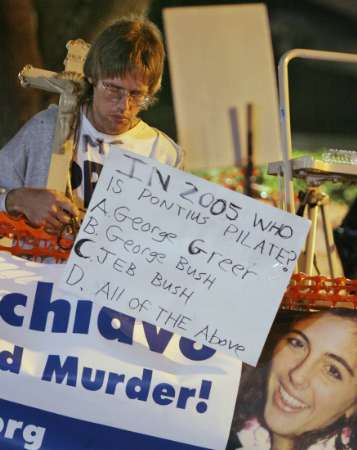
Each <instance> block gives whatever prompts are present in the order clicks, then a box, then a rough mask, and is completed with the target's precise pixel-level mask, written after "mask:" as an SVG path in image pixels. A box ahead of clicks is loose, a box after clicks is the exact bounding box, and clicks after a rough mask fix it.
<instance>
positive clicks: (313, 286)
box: [282, 273, 357, 310]
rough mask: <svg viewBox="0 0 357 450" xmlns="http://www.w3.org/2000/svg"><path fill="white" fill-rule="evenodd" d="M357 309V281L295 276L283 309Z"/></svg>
mask: <svg viewBox="0 0 357 450" xmlns="http://www.w3.org/2000/svg"><path fill="white" fill-rule="evenodd" d="M337 307H344V308H351V309H357V280H349V279H348V278H342V277H340V278H328V277H324V276H320V275H319V276H308V275H305V274H304V273H297V274H294V275H293V276H292V278H291V281H290V284H289V286H288V288H287V290H286V292H285V295H284V298H283V301H282V308H283V309H295V310H296V309H323V308H337Z"/></svg>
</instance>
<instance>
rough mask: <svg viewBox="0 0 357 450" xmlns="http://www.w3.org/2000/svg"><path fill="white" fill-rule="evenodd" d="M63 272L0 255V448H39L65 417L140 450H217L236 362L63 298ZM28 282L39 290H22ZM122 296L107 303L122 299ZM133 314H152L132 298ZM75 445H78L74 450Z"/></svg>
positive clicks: (228, 415) (182, 322)
mask: <svg viewBox="0 0 357 450" xmlns="http://www.w3.org/2000/svg"><path fill="white" fill-rule="evenodd" d="M63 269H64V266H63V265H54V264H48V265H45V264H38V263H32V262H28V261H25V260H21V259H19V258H14V257H12V256H10V255H6V254H5V256H4V253H1V254H0V278H1V294H0V386H1V387H2V389H1V400H2V402H9V403H10V404H9V407H10V408H11V412H10V411H9V412H8V414H7V415H6V414H5V413H4V414H2V410H0V416H2V417H4V419H3V422H4V425H2V424H1V427H3V428H2V430H0V441H1V443H0V447H1V448H2V446H5V447H6V439H11V436H12V434H11V433H13V436H14V437H13V439H16V444H17V445H20V446H22V448H30V449H31V448H42V447H43V448H45V446H46V445H47V442H48V445H50V442H52V440H53V438H54V436H53V434H52V433H53V426H54V424H55V423H56V421H57V419H59V420H60V416H63V418H65V419H66V423H69V422H68V420H69V421H70V422H71V421H72V420H74V422H72V423H75V420H80V421H84V423H85V422H89V423H93V424H98V425H103V426H109V427H113V428H114V429H117V430H123V431H124V430H125V432H127V431H129V432H130V433H131V434H133V436H135V434H138V435H140V439H141V440H142V442H143V445H141V446H140V448H142V449H145V448H147V447H146V445H145V442H146V440H148V442H149V441H150V439H151V441H150V442H151V444H150V443H149V444H148V445H150V448H151V447H152V437H155V438H158V441H161V440H162V439H163V440H164V441H162V444H160V443H159V442H158V445H157V447H155V448H157V449H158V450H164V449H166V448H167V440H170V441H171V442H173V443H177V448H178V446H181V445H182V448H184V445H183V444H187V445H194V446H195V447H196V448H215V449H217V450H223V449H224V448H225V445H226V442H227V437H228V432H229V428H230V423H231V420H232V414H233V409H234V404H235V398H236V394H237V390H238V384H239V378H240V370H241V363H240V362H239V361H238V360H236V359H235V358H232V357H229V356H227V355H224V354H222V353H220V352H216V351H215V349H212V348H210V347H207V346H205V345H203V344H201V343H197V342H195V341H194V340H191V339H189V338H187V337H184V336H179V335H175V334H173V333H172V332H171V331H168V330H166V329H164V328H160V327H159V326H155V325H153V324H150V323H147V322H139V321H138V320H137V319H136V318H135V317H133V316H130V315H127V314H125V313H122V312H119V311H116V310H115V309H112V308H109V307H108V306H98V305H96V304H94V303H93V301H92V300H90V299H89V298H86V299H81V298H79V299H78V298H76V297H74V298H73V297H71V296H70V295H68V294H65V293H64V292H63V291H60V290H59V289H58V288H56V283H54V281H56V280H58V279H59V277H60V276H61V274H62V272H63ZM30 273H31V275H32V277H35V279H36V280H38V281H36V282H33V281H28V282H26V283H23V280H24V279H25V278H28V277H27V274H30ZM18 274H20V275H18ZM49 274H51V275H49ZM2 275H5V276H4V277H2ZM17 276H19V277H20V278H19V279H20V282H19V283H17V282H16V281H17V280H16V277H17ZM108 289H109V286H108ZM114 292H115V291H114ZM120 292H121V290H120V289H118V290H117V291H116V293H115V295H114V299H113V301H112V302H113V303H116V300H115V298H116V297H118V296H119V297H120V295H122V296H124V295H125V293H126V292H125V293H124V294H120ZM108 295H109V294H108ZM118 301H121V297H120V298H119V300H118ZM180 301H181V300H180ZM108 303H109V301H108ZM130 305H131V308H132V309H133V310H135V309H144V308H146V307H150V305H148V303H147V302H145V301H144V300H142V298H141V299H140V298H138V297H132V298H131V301H130ZM157 314H158V316H160V317H158V321H160V322H161V321H163V322H165V321H167V322H175V324H176V325H175V326H176V327H177V329H184V328H187V327H188V326H189V320H188V318H187V317H185V316H184V315H182V314H181V316H179V315H177V316H175V315H174V314H170V312H168V311H166V310H165V309H164V308H161V309H160V308H157ZM210 332H211V331H210ZM213 332H214V330H212V333H213ZM212 333H211V334H212ZM216 336H218V332H216ZM209 338H211V336H209ZM4 386H5V388H3V387H4ZM24 386H25V387H24ZM94 404H95V408H93V405H94ZM26 407H31V408H36V409H37V410H38V415H37V412H32V413H33V414H36V419H35V416H33V420H29V419H27V417H29V416H28V412H26ZM1 408H3V406H2V405H1V407H0V409H1ZM6 408H7V405H4V411H5V412H6V411H7V410H6ZM163 412H164V414H165V421H164V422H162V420H161V419H162V414H163ZM53 414H56V416H53ZM5 417H6V419H5ZM9 419H11V420H13V421H14V422H10V421H9ZM41 422H42V423H41ZM32 424H35V425H32ZM39 425H43V426H42V427H41V426H39ZM1 427H0V428H1ZM6 427H8V431H7V432H6V431H5V430H6ZM16 427H17V428H16ZM31 427H32V428H31ZM15 428H16V429H15ZM14 430H15V431H14ZM1 433H2V434H1ZM5 433H6V435H5ZM61 433H62V431H61ZM63 433H64V435H63V439H64V441H63V442H67V437H66V430H65V429H63ZM44 436H45V437H47V441H46V439H45V438H44ZM70 437H71V439H72V438H73V439H74V440H76V437H75V436H73V435H71V436H70ZM21 439H22V441H21ZM133 439H137V438H133ZM24 441H25V443H26V445H27V446H28V447H24V445H25V444H24V443H23V442H24ZM61 442H62V441H61ZM81 443H82V441H81V437H80V436H78V446H77V447H76V448H81ZM9 445H10V442H9ZM6 448H7V447H6ZM175 448H176V447H175ZM180 448H181V447H180Z"/></svg>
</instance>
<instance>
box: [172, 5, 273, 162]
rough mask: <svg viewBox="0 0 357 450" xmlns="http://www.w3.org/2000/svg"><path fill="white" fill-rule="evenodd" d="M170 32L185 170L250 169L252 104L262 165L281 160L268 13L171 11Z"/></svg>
mask: <svg viewBox="0 0 357 450" xmlns="http://www.w3.org/2000/svg"><path fill="white" fill-rule="evenodd" d="M164 25H165V36H166V41H167V48H168V61H169V67H170V77H171V82H172V88H173V96H174V107H175V117H176V125H177V130H178V138H179V143H180V145H181V146H182V147H183V148H184V149H185V150H186V154H187V156H186V159H185V167H186V168H187V169H190V170H191V169H205V168H214V167H224V166H230V165H236V164H238V165H240V164H241V163H242V162H245V161H246V155H247V115H246V109H247V104H248V103H251V104H252V105H253V109H254V116H255V117H254V123H255V126H254V137H253V141H254V160H255V163H256V164H262V163H267V162H270V161H275V160H280V159H281V158H282V153H281V142H280V127H279V113H278V110H279V109H278V100H277V89H276V85H277V82H276V75H275V69H274V67H275V64H274V58H273V52H272V44H271V37H270V29H269V20H268V15H267V11H266V7H265V6H264V5H262V4H255V5H217V6H202V7H201V6H200V7H181V8H168V9H165V10H164Z"/></svg>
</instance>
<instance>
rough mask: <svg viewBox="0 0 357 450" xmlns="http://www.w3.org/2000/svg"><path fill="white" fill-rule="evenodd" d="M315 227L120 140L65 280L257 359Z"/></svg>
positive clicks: (121, 307) (83, 292)
mask: <svg viewBox="0 0 357 450" xmlns="http://www.w3.org/2000/svg"><path fill="white" fill-rule="evenodd" d="M308 226H309V222H308V221H307V220H305V219H302V218H300V217H296V216H294V215H291V214H288V213H286V212H283V211H281V210H279V209H277V208H273V207H271V206H269V205H266V204H264V203H262V202H260V201H257V200H253V199H251V198H249V197H246V196H243V195H240V194H238V193H236V192H232V191H230V190H228V189H224V188H222V187H220V186H217V185H214V184H212V183H209V182H207V181H206V180H203V179H200V178H198V177H195V176H193V175H190V174H188V173H185V172H182V171H179V170H177V169H174V168H171V167H168V166H165V165H162V164H159V163H157V162H156V161H154V160H152V159H148V158H145V157H141V156H138V155H135V154H133V153H130V152H125V151H124V152H123V151H120V150H119V149H117V148H114V149H112V151H111V152H110V155H109V156H108V159H107V161H106V164H105V166H104V168H103V171H102V174H101V176H100V179H99V182H98V185H97V187H96V189H95V192H94V195H93V198H92V200H91V203H90V205H89V207H88V210H87V214H86V216H85V218H84V221H83V224H82V227H81V229H80V232H79V235H78V237H77V240H76V242H75V245H74V248H73V250H72V252H71V256H70V258H69V261H68V263H67V265H66V269H65V273H64V278H63V282H62V286H63V289H66V290H69V291H70V292H72V293H73V294H76V295H78V296H80V297H83V296H84V297H86V296H88V297H89V298H91V299H93V301H95V302H98V303H99V304H101V305H106V306H108V307H110V308H113V309H115V310H117V311H121V312H124V313H127V314H129V315H133V316H135V317H137V318H139V319H140V320H145V321H147V322H149V323H152V324H154V325H156V326H158V327H162V328H164V329H167V330H170V331H173V332H175V333H178V334H180V335H183V336H186V337H189V338H191V339H193V340H195V341H198V342H201V343H202V344H205V345H208V346H210V347H213V348H215V349H217V350H218V349H219V350H222V351H225V352H227V353H229V354H231V355H235V356H237V357H239V358H240V359H242V360H243V361H245V362H248V363H249V364H255V363H256V361H257V359H258V357H259V354H260V351H261V349H262V346H263V344H264V341H265V339H266V336H267V334H268V331H269V328H270V326H271V323H272V321H273V318H274V316H275V313H276V311H277V308H278V306H279V303H280V300H281V298H282V295H283V291H284V289H285V287H286V285H287V284H288V281H289V278H290V275H291V272H292V269H293V267H294V264H295V262H296V260H297V257H298V254H299V252H300V250H301V248H302V246H303V243H304V240H305V237H306V234H307V231H308Z"/></svg>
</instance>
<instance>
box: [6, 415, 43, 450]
mask: <svg viewBox="0 0 357 450" xmlns="http://www.w3.org/2000/svg"><path fill="white" fill-rule="evenodd" d="M20 431H22V439H23V441H24V446H23V447H24V448H25V449H27V450H39V449H40V448H41V446H42V442H43V438H44V436H45V433H46V428H43V427H38V426H36V425H32V424H28V425H25V424H24V422H22V421H19V420H16V419H8V420H7V421H6V419H3V418H2V417H0V434H3V436H4V439H6V440H7V439H9V440H16V441H19V437H18V436H19V432H20ZM15 434H16V436H15ZM10 445H11V444H10ZM11 446H12V445H11ZM14 448H15V446H14Z"/></svg>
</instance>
